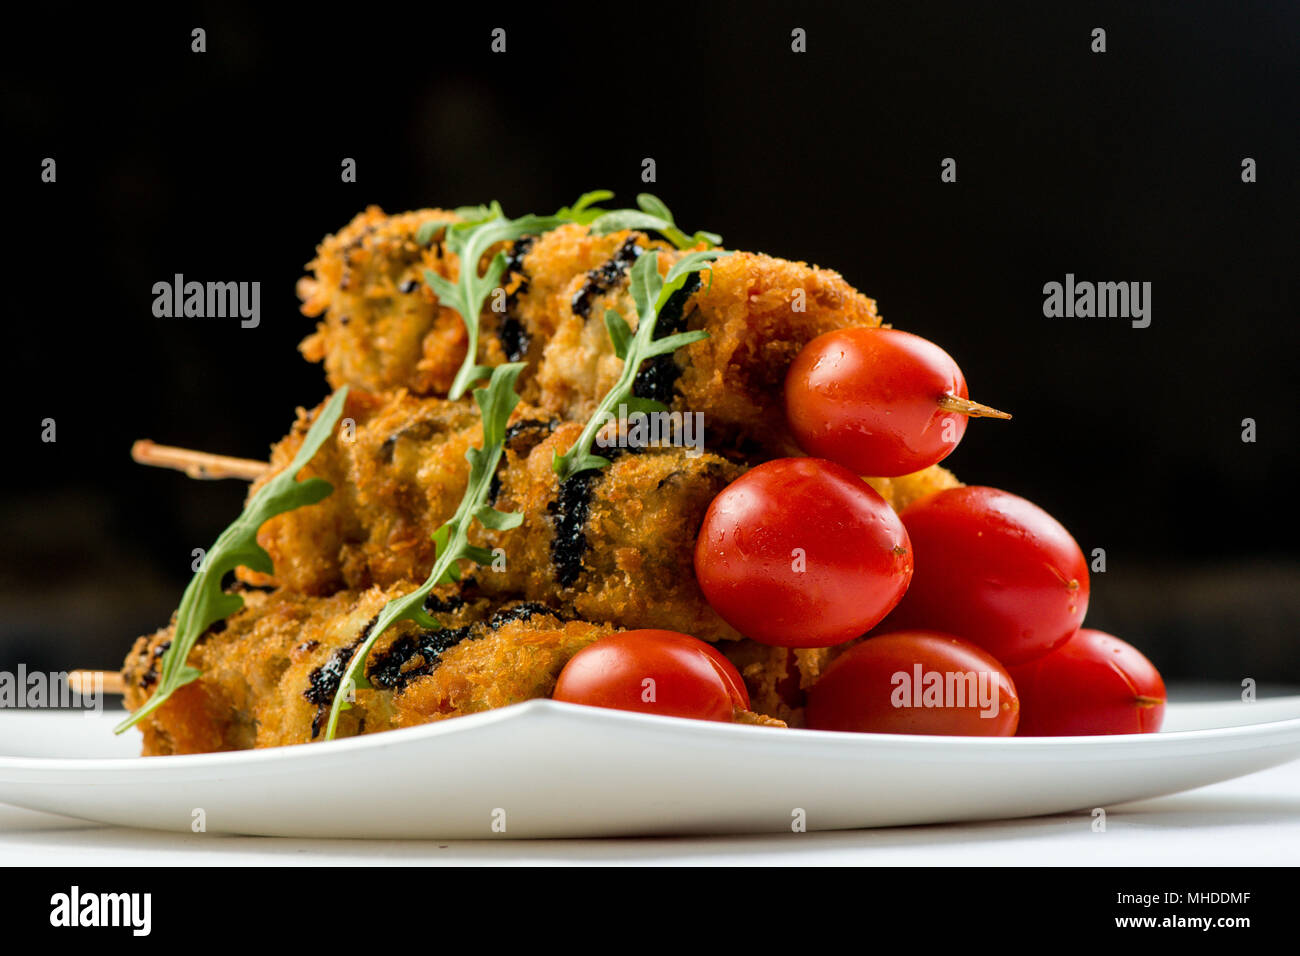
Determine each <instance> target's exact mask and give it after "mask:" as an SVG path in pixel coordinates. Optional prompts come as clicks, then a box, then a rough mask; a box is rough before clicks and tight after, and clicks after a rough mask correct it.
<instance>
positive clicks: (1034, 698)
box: [1011, 628, 1165, 737]
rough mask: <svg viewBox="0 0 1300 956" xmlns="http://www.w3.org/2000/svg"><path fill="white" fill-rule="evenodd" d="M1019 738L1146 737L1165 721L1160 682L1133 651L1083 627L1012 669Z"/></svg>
mask: <svg viewBox="0 0 1300 956" xmlns="http://www.w3.org/2000/svg"><path fill="white" fill-rule="evenodd" d="M1011 674H1012V676H1013V677H1014V678H1015V681H1016V687H1018V688H1019V689H1020V702H1021V706H1022V709H1023V712H1022V714H1021V719H1020V731H1019V733H1020V736H1022V737H1066V736H1075V735H1080V736H1082V735H1092V734H1150V733H1155V732H1156V731H1157V730H1159V729H1160V724H1161V723H1162V722H1163V721H1164V719H1165V682H1164V681H1163V680H1161V678H1160V672H1159V671H1157V670H1156V669H1155V666H1154V665H1153V664H1152V663H1151V662H1150V661H1149V660H1147V659H1146V657H1145V656H1144V655H1143V654H1142V652H1141V651H1139V650H1138V649H1137V648H1136V647H1134V646H1133V645H1131V644H1126V643H1125V642H1124V641H1121V640H1120V639H1119V638H1118V637H1112V636H1111V635H1110V634H1104V633H1102V632H1101V631H1094V630H1091V629H1089V628H1082V629H1081V630H1080V631H1079V632H1078V633H1077V634H1075V635H1074V637H1072V638H1070V639H1069V640H1068V641H1066V642H1065V643H1064V644H1062V645H1061V646H1060V647H1058V648H1057V649H1056V650H1054V651H1052V653H1050V654H1048V655H1046V656H1045V657H1040V658H1038V659H1037V660H1034V661H1030V662H1029V663H1028V664H1021V665H1020V666H1019V667H1013V668H1012V669H1011Z"/></svg>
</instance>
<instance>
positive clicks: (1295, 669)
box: [0, 3, 1300, 686]
mask: <svg viewBox="0 0 1300 956" xmlns="http://www.w3.org/2000/svg"><path fill="white" fill-rule="evenodd" d="M309 9H310V12H308V11H307V10H304V11H298V12H296V13H289V12H282V13H275V12H271V11H269V10H259V9H255V8H254V7H252V6H239V5H235V6H229V5H224V4H223V5H221V6H220V7H217V6H211V7H207V8H206V9H205V8H195V9H194V10H181V9H177V10H174V11H172V12H170V13H162V14H153V13H150V14H149V15H147V16H146V15H143V14H139V13H136V14H131V13H129V12H124V11H121V10H119V11H117V12H115V13H114V14H113V18H112V19H109V18H108V17H107V16H106V17H105V18H104V19H103V20H102V22H97V21H96V20H94V19H87V18H85V17H84V16H82V15H80V14H79V15H78V17H77V18H75V19H73V18H70V17H67V16H65V15H63V14H60V13H58V12H57V11H51V12H50V13H49V14H48V15H47V16H45V17H43V18H42V19H39V20H37V21H32V22H29V23H27V24H21V25H20V24H15V25H14V26H13V28H12V29H10V30H7V31H6V36H5V38H4V41H3V43H4V55H3V70H4V73H5V77H4V99H3V113H4V124H5V129H6V141H7V143H6V147H5V149H4V150H3V163H4V168H3V175H4V181H5V183H6V184H7V187H8V188H7V190H6V194H7V200H8V202H7V203H6V206H7V209H6V211H7V213H8V223H7V226H8V228H7V229H6V230H5V243H6V247H7V255H6V261H7V262H8V263H9V264H10V265H9V270H8V282H7V286H8V290H9V295H8V296H6V299H7V301H6V302H5V305H6V307H7V308H6V312H7V315H6V317H5V318H6V321H5V331H6V349H5V354H6V355H7V356H8V358H9V362H8V376H7V379H8V383H9V388H8V394H9V396H10V397H11V400H15V401H16V404H17V408H16V409H11V410H10V412H9V414H8V415H7V420H8V424H9V429H10V432H9V434H10V440H9V441H7V442H5V444H4V447H5V448H6V450H7V455H6V458H7V462H6V466H5V468H4V469H3V472H2V473H3V481H4V489H3V491H4V494H3V502H2V504H0V521H2V522H3V524H2V525H0V540H2V541H3V551H2V554H0V570H3V575H4V584H3V589H2V591H0V602H3V603H2V604H0V610H2V620H3V623H2V625H0V626H2V628H3V630H2V631H0V667H6V668H8V667H11V666H12V665H13V663H14V662H16V661H18V660H22V661H25V662H27V664H28V666H29V667H33V668H44V669H49V668H70V667H77V666H90V667H94V666H100V667H116V666H117V662H118V661H119V660H120V658H121V656H122V654H123V653H124V651H125V650H126V648H127V647H128V645H129V643H130V641H131V639H132V638H133V637H134V636H135V635H136V634H138V633H141V632H144V631H147V630H152V629H153V628H155V627H157V626H159V625H161V624H163V623H165V621H166V620H167V618H168V616H169V614H170V612H171V609H172V607H173V606H174V603H175V601H176V599H177V597H178V596H179V593H180V591H181V589H182V588H183V586H184V583H185V580H186V579H187V577H188V575H189V573H190V562H191V550H192V549H193V548H198V547H206V546H207V545H208V544H209V543H210V542H211V541H212V539H213V538H214V537H215V536H216V535H217V533H218V532H219V531H220V529H221V528H222V527H224V526H225V524H226V523H227V522H228V521H229V520H230V519H231V518H232V517H233V516H234V515H235V514H236V513H237V512H238V510H239V507H240V505H241V502H242V497H243V492H244V489H243V487H242V486H241V485H240V484H239V483H237V482H223V483H196V482H193V481H189V480H187V479H185V478H184V477H183V476H180V475H178V474H175V473H170V472H163V471H154V470H150V469H145V468H142V467H140V466H137V465H134V464H133V463H132V462H131V460H130V458H129V455H128V450H129V447H130V444H131V442H132V440H134V439H136V438H140V437H149V438H153V439H155V440H157V441H161V442H165V443H171V444H180V445H186V446H190V447H195V448H201V449H206V450H210V451H217V452H224V453H228V454H234V455H242V456H248V457H263V456H265V454H266V450H267V446H268V445H269V444H270V443H271V442H272V441H274V440H276V439H277V438H278V437H280V436H281V435H282V434H283V433H284V432H285V431H286V430H287V428H288V426H289V424H290V422H291V421H292V419H293V414H294V408H295V406H297V405H307V406H310V405H313V404H315V403H316V402H317V401H319V400H320V399H321V398H322V397H323V396H324V394H325V392H326V386H325V383H324V378H323V374H322V372H321V370H320V368H319V367H317V366H312V365H309V364H307V363H305V362H304V361H302V359H301V357H300V356H299V355H298V354H297V352H296V350H295V346H296V344H297V343H298V341H299V340H300V339H301V338H302V337H303V336H304V335H306V334H307V333H308V332H310V331H311V329H312V327H313V323H312V321H310V320H308V319H305V318H304V317H303V316H301V315H300V314H299V312H298V309H297V305H298V302H297V299H296V296H295V294H294V283H295V281H296V279H297V278H298V276H299V275H301V274H302V272H303V268H302V267H303V264H304V263H305V262H306V261H307V260H308V259H309V258H310V257H311V255H312V250H313V248H314V246H315V243H316V242H318V241H319V240H320V238H321V237H322V236H323V235H324V234H325V233H327V232H330V231H334V230H336V229H338V228H340V227H341V226H342V225H343V224H344V223H346V222H347V221H348V219H350V218H351V217H352V216H353V215H354V214H355V213H356V212H358V211H359V210H360V209H362V208H363V207H364V206H365V205H366V204H368V203H377V204H380V205H382V206H383V207H384V208H385V209H387V210H390V211H399V210H403V209H408V208H417V207H420V206H430V205H443V206H453V205H458V204H465V203H476V202H482V201H486V200H488V199H492V198H496V199H499V200H500V201H501V202H502V204H503V205H504V206H505V209H506V211H507V213H509V214H511V215H519V214H522V213H523V212H525V211H538V212H546V211H550V210H553V209H554V208H556V207H558V206H560V205H562V204H564V203H567V202H569V201H571V200H572V199H573V198H575V197H576V196H577V195H578V194H579V193H581V192H582V191H584V190H587V189H592V188H596V187H607V188H610V189H614V190H615V191H616V192H617V193H618V194H619V199H620V200H622V201H623V202H624V203H626V204H631V201H632V199H633V197H634V195H635V194H636V192H638V191H639V190H641V189H644V188H649V189H650V190H651V191H653V192H655V193H656V194H658V195H659V196H661V197H662V198H663V199H664V200H665V201H666V202H667V203H668V204H669V205H670V206H671V207H672V208H673V210H674V212H675V213H676V214H677V217H678V220H679V221H680V222H681V223H682V224H683V225H684V226H685V227H686V228H687V229H688V230H693V229H711V230H714V231H717V232H720V233H721V234H722V235H723V236H724V237H725V240H726V244H727V245H728V246H730V247H733V248H742V249H755V250H761V251H764V252H768V253H771V254H774V255H779V256H784V257H788V258H795V259H804V260H807V261H809V262H814V263H817V264H819V265H822V266H826V267H830V268H834V269H836V270H838V271H840V272H841V273H843V275H844V276H845V277H846V278H847V279H848V280H849V281H850V282H851V283H852V284H854V285H856V286H857V287H859V288H860V289H862V290H863V291H864V292H865V293H867V294H868V295H870V296H872V297H874V298H876V299H877V300H878V302H879V305H880V310H881V312H882V314H883V315H884V317H885V319H886V320H887V321H890V322H892V323H893V324H895V325H897V326H899V327H902V328H906V329H908V330H910V331H914V332H917V333H919V334H922V335H925V336H926V337H928V338H931V339H934V340H935V341H937V342H939V343H940V344H941V345H943V346H944V347H945V348H946V349H947V350H948V351H949V352H951V353H952V354H953V355H954V356H955V357H956V358H957V360H958V361H959V362H960V363H961V364H962V366H963V368H964V370H965V372H966V376H967V379H968V381H969V382H970V387H971V394H972V396H973V397H975V398H978V399H980V400H982V401H985V402H988V403H990V404H993V405H996V406H998V407H1001V408H1006V409H1008V410H1010V411H1012V412H1014V413H1015V420H1014V421H1013V422H1011V423H1000V422H976V423H974V424H973V426H972V428H971V429H970V431H969V432H968V435H967V438H966V440H965V442H964V443H963V444H962V446H961V447H960V448H959V449H958V450H957V452H956V453H955V454H954V455H953V456H952V457H951V458H950V459H949V460H948V462H947V464H949V465H951V467H952V468H953V469H954V470H955V471H956V472H957V473H958V475H959V476H961V477H962V478H963V479H964V480H966V481H968V482H972V483H981V484H991V485H997V486H1000V487H1005V488H1007V489H1009V490H1012V491H1015V492H1017V493H1020V494H1023V495H1025V496H1026V497H1029V498H1031V499H1032V500H1034V501H1036V502H1038V503H1039V504H1041V505H1042V506H1044V507H1045V508H1047V509H1048V510H1049V511H1051V512H1052V513H1054V514H1055V515H1056V516H1057V517H1059V518H1060V519H1061V520H1062V521H1063V522H1064V523H1065V524H1066V525H1067V527H1069V528H1070V529H1071V530H1072V531H1073V532H1074V533H1075V535H1076V537H1077V538H1078V539H1079V541H1080V544H1081V545H1082V546H1083V548H1084V550H1085V551H1091V550H1092V549H1093V548H1096V547H1101V548H1105V549H1106V552H1107V558H1108V570H1107V573H1106V574H1104V575H1096V576H1095V577H1094V581H1093V608H1092V612H1091V614H1090V617H1089V623H1090V624H1092V625H1093V626H1097V627H1102V628H1107V629H1112V630H1114V631H1115V632H1116V633H1119V634H1120V635H1121V636H1124V637H1126V638H1128V639H1130V640H1132V641H1133V642H1134V643H1136V644H1138V645H1139V646H1140V647H1142V648H1143V649H1145V650H1147V651H1148V653H1149V654H1150V655H1151V656H1152V658H1153V659H1154V660H1155V661H1156V663H1157V665H1159V666H1160V667H1161V668H1162V669H1163V670H1164V672H1165V673H1166V676H1172V677H1179V678H1184V679H1195V680H1216V681H1228V682H1232V683H1236V682H1237V681H1239V680H1241V679H1242V678H1244V677H1254V678H1256V679H1257V680H1259V681H1260V682H1261V686H1264V685H1266V684H1267V683H1268V682H1270V681H1285V680H1292V681H1295V680H1300V662H1298V656H1297V655H1296V654H1295V649H1296V639H1295V635H1296V633H1297V624H1300V565H1298V564H1297V562H1296V549H1295V547H1294V544H1293V537H1292V535H1293V533H1294V529H1295V527H1296V525H1297V522H1296V516H1297V506H1296V497H1295V493H1294V491H1293V490H1292V486H1293V475H1294V473H1295V467H1296V446H1297V413H1296V411H1295V406H1296V387H1297V374H1296V371H1297V369H1296V359H1295V355H1296V348H1297V345H1298V344H1300V333H1298V332H1297V326H1296V311H1297V305H1298V304H1300V303H1298V297H1297V281H1296V253H1297V243H1296V239H1295V234H1296V223H1297V221H1298V217H1297V213H1298V212H1300V202H1298V201H1297V200H1298V199H1300V195H1298V188H1297V185H1296V175H1295V172H1296V165H1297V164H1296V160H1297V136H1296V129H1297V126H1296V117H1297V116H1298V115H1300V110H1298V109H1297V106H1298V105H1300V104H1298V103H1297V83H1296V80H1297V65H1298V64H1300V55H1298V54H1300V49H1298V47H1300V41H1298V40H1297V37H1300V30H1298V29H1297V28H1298V27H1300V7H1297V6H1296V5H1294V4H1283V3H1267V4H1239V3H1235V4H1231V5H1227V4H1224V5H1213V6H1203V5H1197V4H1188V3H1180V4H1163V5H1152V6H1144V5H1133V4H1124V5H1117V6H1113V7H1099V6H1096V5H1088V6H1087V7H1086V8H1085V7H1083V6H1078V5H1076V6H1071V7H1066V6H1062V5H1059V4H1051V5H1046V4H1025V5H1006V4H1003V5H997V6H996V7H988V8H986V7H985V5H970V9H965V8H964V7H959V6H952V7H942V6H934V5H929V4H925V5H906V6H902V5H900V6H899V7H898V8H897V9H880V8H879V7H878V6H877V5H866V4H851V5H850V4H844V5H840V6H822V5H815V4H800V5H789V6H785V7H780V6H764V5H755V4H744V5H730V4H703V5H694V4H692V5H689V6H688V5H685V4H681V5H668V4H654V5H638V6H633V5H626V6H620V7H615V6H613V5H609V6H602V7H596V6H592V7H573V6H565V5H553V6H552V5H547V6H545V7H541V6H532V7H526V8H522V9H521V10H519V11H514V10H511V9H510V8H508V7H502V6H498V5H492V6H490V7H489V6H488V5H482V4H480V5H471V4H466V5H456V6H451V5H428V6H425V7H424V8H422V9H418V10H417V11H408V12H400V11H398V10H397V9H395V8H392V7H390V6H388V5H373V6H372V7H369V8H367V7H366V6H364V5H361V6H349V7H348V8H346V10H347V15H346V19H344V18H342V17H341V16H331V15H330V14H329V13H328V11H329V10H330V9H331V7H330V6H329V5H325V6H320V7H316V8H309ZM343 9H344V8H339V10H340V11H342V10H343ZM195 26H202V27H204V28H205V29H206V30H207V52H206V53H203V54H195V53H192V52H190V42H191V40H190V30H191V29H192V28H193V27H195ZM496 26H501V27H504V28H505V29H506V30H507V53H505V54H504V55H501V54H493V53H492V52H491V51H490V49H489V43H490V31H491V29H492V28H493V27H496ZM1098 26H1100V27H1104V28H1105V29H1106V30H1107V47H1108V48H1107V52H1106V53H1104V54H1094V53H1092V52H1090V43H1091V36H1090V34H1091V30H1092V29H1093V28H1094V27H1098ZM794 27H802V28H803V29H805V30H806V31H807V36H808V41H807V43H808V52H807V53H805V54H795V53H793V52H791V49H790V43H791V36H790V33H791V30H792V29H793V28H794ZM46 156H51V157H54V158H55V159H56V161H57V163H58V181H57V183H55V184H45V183H42V182H41V181H40V171H41V160H42V159H43V158H44V157H46ZM1247 156H1249V157H1252V158H1254V159H1255V160H1256V161H1257V163H1258V182H1256V183H1254V184H1245V183H1243V182H1242V181H1241V161H1242V159H1243V157H1247ZM344 157H352V158H354V159H356V161H357V166H358V182H357V183H355V184H345V183H342V182H341V181H340V175H339V172H340V162H341V160H342V159H343V158H344ZM643 157H653V158H654V159H655V160H656V164H657V176H658V179H657V182H656V183H655V184H654V185H653V186H650V187H646V186H644V185H643V184H642V183H641V182H640V178H639V176H640V169H641V165H640V163H641V159H642V158H643ZM944 157H954V158H955V159H956V160H957V163H958V182H957V183H955V184H944V183H941V182H940V177H939V174H940V161H941V160H942V159H943V158H944ZM178 272H179V273H184V274H185V276H186V277H187V278H193V279H198V280H201V281H203V280H223V281H225V280H236V281H253V280H256V281H260V282H261V283H262V323H261V326H260V327H259V328H256V329H243V328H241V327H240V325H239V322H238V320H234V319H226V320H183V319H180V320H169V319H156V318H154V317H153V315H152V313H151V304H152V300H153V295H152V291H151V290H152V286H153V284H154V283H155V282H158V281H169V280H170V279H171V277H172V275H173V274H174V273H178ZM1067 272H1073V273H1074V274H1075V275H1076V276H1078V277H1079V278H1080V279H1089V280H1094V281H1100V280H1111V281H1120V280H1124V281H1149V282H1151V283H1152V285H1153V296H1152V307H1153V310H1152V324H1151V326H1150V328H1147V329H1133V328H1131V327H1130V326H1129V324H1128V322H1127V321H1125V320H1122V319H1096V318H1094V319H1047V318H1044V316H1043V314H1042V301H1043V293H1042V287H1043V284H1044V283H1045V282H1049V281H1062V280H1063V279H1064V276H1065V274H1066V273H1067ZM47 417H51V418H54V419H55V420H56V422H57V429H58V433H57V434H58V440H57V442H56V443H54V444H46V443H43V442H42V441H41V440H40V432H41V425H40V423H41V421H42V419H44V418H47ZM1246 417H1251V418H1254V419H1256V421H1257V422H1258V441H1257V442H1256V443H1255V444H1245V443H1243V442H1242V440H1241V421H1242V419H1243V418H1246Z"/></svg>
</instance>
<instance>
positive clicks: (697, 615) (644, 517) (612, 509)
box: [480, 422, 743, 641]
mask: <svg viewBox="0 0 1300 956" xmlns="http://www.w3.org/2000/svg"><path fill="white" fill-rule="evenodd" d="M581 431H582V426H581V425H579V424H577V423H576V422H569V423H565V424H563V425H559V426H558V427H556V429H555V431H554V433H553V434H551V435H550V436H549V437H547V438H546V439H544V440H543V441H542V442H541V443H540V444H538V445H537V446H536V447H535V448H533V449H532V451H531V453H530V454H528V455H527V457H526V458H523V459H521V458H519V457H518V456H517V455H515V454H514V453H513V452H511V453H508V467H507V468H506V469H505V472H504V477H503V479H502V482H501V493H500V496H499V497H498V499H497V501H496V506H497V507H498V508H500V509H502V510H505V511H520V512H522V513H523V516H524V520H523V523H522V524H521V525H520V526H519V527H517V528H514V529H511V530H510V531H501V532H491V533H489V534H488V535H487V536H486V538H487V541H488V543H489V546H491V547H499V548H501V549H502V550H503V552H504V555H505V567H504V569H503V570H499V571H497V572H495V573H485V574H482V575H480V581H481V584H482V587H483V589H484V590H485V591H487V592H488V593H492V594H498V595H508V594H518V595H522V596H523V597H526V598H528V599H529V600H542V596H543V595H546V596H547V599H548V600H554V601H558V602H559V604H560V605H561V606H562V607H572V608H573V609H574V611H575V612H576V613H577V614H578V616H579V617H583V618H587V619H589V620H600V621H609V622H610V623H612V624H617V625H619V626H621V627H627V628H640V627H652V628H665V629H667V630H672V631H681V632H682V633H684V634H690V635H693V636H694V637H698V638H700V639H702V640H708V641H713V640H718V639H734V638H737V637H739V636H740V635H739V634H738V633H737V632H736V631H735V629H734V628H732V627H731V626H730V625H728V624H727V623H726V622H724V621H723V620H722V619H721V618H720V617H718V615H717V613H716V612H715V611H714V610H713V609H712V608H711V607H710V606H709V604H708V602H707V601H706V600H705V599H704V595H703V594H702V593H701V592H700V589H699V585H698V584H697V583H696V580H695V566H694V551H695V537H696V535H697V534H698V532H699V529H700V524H701V523H702V522H703V520H704V513H705V511H706V510H707V509H708V507H709V504H710V503H711V502H712V501H713V499H714V498H715V497H717V495H718V493H719V492H720V491H722V489H723V488H725V487H726V486H727V485H728V484H729V483H730V482H731V481H733V480H735V479H736V478H737V477H739V476H740V474H741V472H742V471H743V469H742V468H741V467H740V466H739V465H736V464H734V463H732V462H729V461H727V460H726V459H723V458H721V457H719V456H717V455H712V454H708V453H703V454H700V455H698V456H696V457H691V455H690V453H689V452H687V451H686V450H684V449H681V448H655V449H646V450H642V451H639V452H636V453H633V452H631V451H624V452H623V453H622V454H618V455H617V457H615V458H614V460H613V462H612V464H610V465H609V466H607V467H606V468H603V469H600V470H592V471H587V472H580V473H579V474H577V475H575V476H573V477H572V478H570V479H568V480H566V481H565V482H563V484H561V483H560V482H559V481H557V479H556V476H555V474H554V472H553V471H552V470H551V461H552V457H553V455H554V453H555V452H557V451H558V452H564V451H567V450H568V448H569V446H570V445H572V444H573V442H574V441H575V440H576V439H577V437H578V435H579V433H581ZM596 450H597V451H600V452H602V453H604V454H605V455H607V456H609V455H611V454H612V453H615V452H618V451H619V449H600V448H597V449H596Z"/></svg>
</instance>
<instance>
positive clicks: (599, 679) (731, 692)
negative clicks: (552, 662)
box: [551, 630, 749, 721]
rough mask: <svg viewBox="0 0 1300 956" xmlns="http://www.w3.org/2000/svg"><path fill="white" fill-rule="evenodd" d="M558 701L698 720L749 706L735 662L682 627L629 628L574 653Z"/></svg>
mask: <svg viewBox="0 0 1300 956" xmlns="http://www.w3.org/2000/svg"><path fill="white" fill-rule="evenodd" d="M551 696H552V697H553V698H554V699H555V700H563V701H568V702H569V703H571V704H587V705H589V706H592V707H611V708H613V709H615V710H635V711H639V712H641V713H643V714H660V715H663V716H667V717H694V718H696V719H698V720H722V721H729V720H731V719H732V716H733V712H734V711H735V710H736V709H737V708H738V709H740V710H749V693H748V691H746V690H745V681H744V679H743V678H742V677H741V676H740V672H739V671H738V670H736V667H735V665H734V664H732V663H731V661H729V660H727V659H726V658H725V657H723V656H722V654H720V653H719V652H718V651H717V650H715V649H714V648H712V647H710V646H709V645H708V644H705V643H704V642H703V641H700V640H696V639H695V638H693V637H690V636H689V635H686V634H679V633H677V632H676V631H656V630H641V631H624V632H622V633H621V634H611V635H609V636H608V637H602V638H601V639H600V640H598V641H596V642H595V643H594V644H589V645H587V646H586V647H584V648H583V649H582V650H580V651H578V653H576V654H574V655H573V657H572V658H571V659H570V660H569V663H568V664H566V665H565V666H564V670H562V671H560V677H559V680H558V681H557V682H556V685H555V693H554V694H552V695H551Z"/></svg>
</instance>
